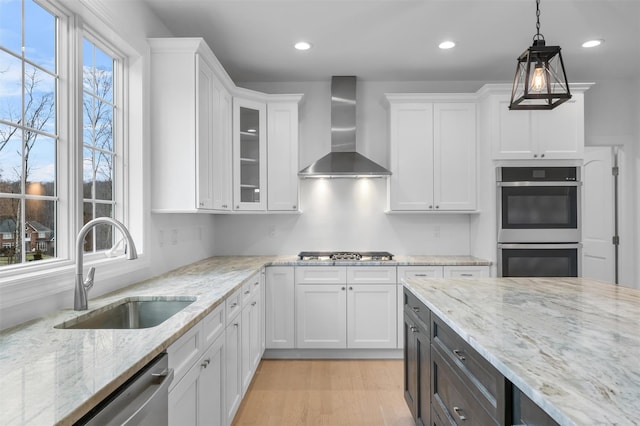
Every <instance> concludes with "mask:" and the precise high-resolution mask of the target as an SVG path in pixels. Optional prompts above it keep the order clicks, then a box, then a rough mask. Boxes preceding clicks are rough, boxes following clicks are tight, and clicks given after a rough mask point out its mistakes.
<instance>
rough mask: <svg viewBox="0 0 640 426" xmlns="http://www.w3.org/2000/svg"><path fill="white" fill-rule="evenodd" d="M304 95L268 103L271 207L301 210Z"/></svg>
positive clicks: (268, 183)
mask: <svg viewBox="0 0 640 426" xmlns="http://www.w3.org/2000/svg"><path fill="white" fill-rule="evenodd" d="M299 101H300V96H298V95H296V96H292V97H291V98H287V99H283V100H282V101H277V102H276V101H270V102H269V104H268V105H267V208H268V209H269V210H270V211H296V210H298V102H299Z"/></svg>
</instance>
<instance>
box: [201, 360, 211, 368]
mask: <svg viewBox="0 0 640 426" xmlns="http://www.w3.org/2000/svg"><path fill="white" fill-rule="evenodd" d="M210 363H211V360H210V359H209V358H207V359H205V360H204V361H203V362H202V364H200V367H202V368H207V366H208V365H209V364H210Z"/></svg>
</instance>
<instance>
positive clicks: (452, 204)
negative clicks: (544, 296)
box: [387, 94, 477, 211]
mask: <svg viewBox="0 0 640 426" xmlns="http://www.w3.org/2000/svg"><path fill="white" fill-rule="evenodd" d="M387 99H388V100H389V103H390V139H391V141H390V149H391V152H390V154H391V155H390V158H391V172H392V174H391V177H390V178H389V189H390V193H389V201H390V202H389V207H390V210H391V211H474V210H475V209H476V192H477V191H476V104H475V102H464V101H455V102H446V101H444V100H439V101H432V100H430V98H429V97H428V96H427V95H422V97H421V98H420V97H418V96H417V95H401V94H397V95H387Z"/></svg>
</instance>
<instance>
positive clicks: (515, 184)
mask: <svg viewBox="0 0 640 426" xmlns="http://www.w3.org/2000/svg"><path fill="white" fill-rule="evenodd" d="M496 184H497V185H498V186H508V187H523V186H530V187H535V186H541V187H549V186H556V187H557V186H576V187H578V186H582V182H577V181H567V182H535V181H528V182H496Z"/></svg>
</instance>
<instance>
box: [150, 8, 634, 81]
mask: <svg viewBox="0 0 640 426" xmlns="http://www.w3.org/2000/svg"><path fill="white" fill-rule="evenodd" d="M144 1H145V2H146V3H148V5H149V6H150V7H151V8H152V10H153V11H154V12H155V13H156V14H157V16H158V17H159V18H160V19H161V20H162V21H163V22H164V23H165V25H166V26H167V27H168V28H169V30H170V31H171V32H172V33H173V34H174V35H175V36H177V37H203V38H204V39H205V40H206V41H207V43H208V44H209V46H210V47H211V48H212V49H213V51H214V52H215V54H216V56H217V57H218V59H219V60H220V62H221V63H222V64H223V66H224V67H225V69H226V70H227V72H228V73H229V75H230V76H231V78H232V79H233V80H235V81H236V82H249V81H263V82H266V81H276V82H277V81H316V80H329V78H330V77H331V76H332V75H357V76H358V78H360V79H365V80H391V81H440V80H447V81H486V82H497V81H510V80H512V79H513V74H514V72H515V66H516V58H517V56H518V55H519V54H520V53H522V51H524V50H525V49H526V48H527V47H529V46H530V45H531V42H532V37H533V35H534V34H535V31H536V28H535V18H536V16H535V10H536V9H535V0H315V1H311V0H226V1H221V0H144ZM540 9H541V16H540V21H541V28H540V32H541V33H542V34H543V35H544V36H545V38H546V40H547V45H560V47H561V48H562V55H563V58H564V62H565V67H566V70H567V76H568V79H569V81H570V82H592V81H597V80H600V79H611V78H613V79H617V78H624V79H627V78H638V77H640V0H542V1H541V4H540ZM592 38H602V39H604V40H605V42H604V44H602V45H601V46H600V47H597V48H592V49H585V48H582V47H581V44H582V42H583V41H585V40H588V39H592ZM302 39H304V40H306V41H309V42H310V43H312V44H313V47H312V49H311V50H309V51H306V52H299V51H296V50H294V49H293V47H292V46H293V44H294V42H296V41H299V40H302ZM445 39H451V40H454V41H455V42H456V43H457V46H456V47H455V48H454V49H451V50H448V51H443V50H440V49H439V48H438V43H440V42H441V41H442V40H445Z"/></svg>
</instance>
